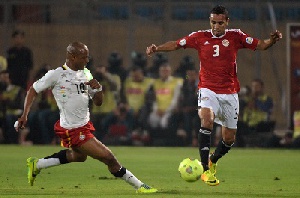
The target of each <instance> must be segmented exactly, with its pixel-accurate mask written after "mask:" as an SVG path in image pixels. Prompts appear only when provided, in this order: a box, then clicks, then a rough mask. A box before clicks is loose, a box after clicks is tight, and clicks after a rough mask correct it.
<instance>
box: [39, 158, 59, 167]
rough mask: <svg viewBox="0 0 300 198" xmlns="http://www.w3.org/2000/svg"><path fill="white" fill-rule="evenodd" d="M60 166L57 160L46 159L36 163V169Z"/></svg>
mask: <svg viewBox="0 0 300 198" xmlns="http://www.w3.org/2000/svg"><path fill="white" fill-rule="evenodd" d="M57 165H60V161H59V159H58V158H48V159H44V158H42V159H39V161H38V162H37V163H36V167H37V168H38V169H42V168H49V167H51V166H57Z"/></svg>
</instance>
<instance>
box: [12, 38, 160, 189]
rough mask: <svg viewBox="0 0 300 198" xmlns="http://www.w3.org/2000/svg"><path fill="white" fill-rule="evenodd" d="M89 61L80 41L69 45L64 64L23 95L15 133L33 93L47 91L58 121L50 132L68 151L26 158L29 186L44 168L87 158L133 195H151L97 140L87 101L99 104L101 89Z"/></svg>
mask: <svg viewBox="0 0 300 198" xmlns="http://www.w3.org/2000/svg"><path fill="white" fill-rule="evenodd" d="M88 62H89V49H88V48H87V46H86V45H85V44H83V43H81V42H73V43H71V44H70V45H69V46H68V47H67V54H66V62H65V64H64V65H62V66H61V67H58V68H57V69H54V70H50V71H49V72H48V73H46V74H45V75H44V76H43V77H42V78H41V79H39V80H37V81H36V82H34V84H33V85H32V86H31V87H30V89H29V90H28V92H27V96H26V99H25V102H24V112H23V114H22V115H21V117H20V118H19V119H18V121H16V123H15V128H16V130H17V131H18V130H19V129H20V128H21V129H22V128H24V127H25V125H26V123H27V116H28V113H29V111H30V108H31V105H32V103H33V102H34V99H35V98H36V96H37V94H38V93H40V92H41V91H43V90H45V89H48V88H51V89H52V92H53V95H54V97H55V100H56V102H57V105H58V107H59V110H60V120H59V121H57V122H56V124H55V126H54V129H55V133H56V135H58V136H59V137H60V139H61V145H62V146H64V147H67V148H68V149H65V150H61V151H59V152H58V153H54V154H52V155H50V156H47V157H44V158H41V159H38V158H35V157H30V158H28V159H27V166H28V183H30V184H31V185H33V183H34V181H35V178H36V176H37V175H38V174H39V173H40V171H41V170H42V169H44V168H49V167H52V166H57V165H61V164H66V163H70V162H84V161H85V160H86V159H87V156H90V157H92V158H94V159H97V160H99V161H101V162H103V163H104V164H106V165H107V167H108V170H109V171H110V172H111V173H112V174H113V175H114V176H115V177H119V178H122V179H123V180H125V181H126V182H127V183H129V184H130V185H132V186H133V187H134V188H135V189H136V192H137V193H154V192H156V191H157V189H155V188H152V187H150V186H148V185H146V184H145V183H143V182H141V181H140V180H139V179H137V178H136V177H135V176H134V175H133V174H132V173H131V172H130V171H129V170H127V169H126V168H125V167H123V166H122V165H121V164H120V163H119V162H118V160H117V159H116V157H115V156H114V155H113V153H112V152H111V151H110V149H109V148H107V147H106V146H105V145H104V144H102V143H101V142H100V141H99V140H97V139H96V138H95V137H94V135H93V133H92V132H93V131H94V130H95V128H94V126H93V124H92V123H91V122H90V112H89V108H88V102H89V99H90V98H92V99H93V102H94V104H95V105H97V106H100V105H101V104H102V97H103V93H102V86H101V85H100V84H99V82H98V81H97V80H96V79H93V76H92V74H91V73H90V71H89V70H88V69H86V68H85V65H86V64H87V63H88Z"/></svg>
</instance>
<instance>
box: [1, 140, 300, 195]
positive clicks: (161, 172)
mask: <svg viewBox="0 0 300 198" xmlns="http://www.w3.org/2000/svg"><path fill="white" fill-rule="evenodd" d="M110 148H111V150H112V151H113V152H114V153H115V155H116V157H117V158H118V159H119V161H120V162H122V164H123V165H124V166H125V167H127V168H128V169H129V170H131V171H132V172H133V173H134V174H135V175H136V176H137V177H138V178H139V179H141V180H142V181H144V182H145V183H147V184H149V185H151V186H153V187H155V188H158V189H159V193H156V194H148V195H139V194H135V191H134V190H133V188H132V187H131V186H129V185H128V184H126V183H125V182H124V181H123V180H121V179H115V178H114V177H113V176H112V175H111V174H110V173H109V172H108V170H107V168H106V166H105V165H104V164H102V163H100V162H98V161H97V160H94V159H91V158H88V159H87V161H86V162H84V163H72V164H67V165H62V166H58V167H52V168H49V169H44V170H42V172H41V174H40V175H38V177H37V179H36V182H35V184H34V186H29V184H28V183H27V176H26V174H27V168H26V159H27V157H29V156H36V157H39V158H40V157H45V156H47V155H50V154H52V153H54V152H57V151H59V150H60V149H61V148H60V147H48V146H33V147H22V146H13V145H0V149H1V155H0V156H1V160H0V184H1V185H0V197H82V198H83V197H105V198H106V197H137V196H145V197H160V198H162V197H163V198H168V197H170V198H174V197H205V198H207V197H213V198H217V197H220V198H226V197H228V198H236V197H243V198H247V197H255V198H256V197H271V198H277V197H278V198H284V197H295V198H296V197H300V188H299V185H300V168H299V164H300V150H261V149H239V148H233V149H232V150H231V151H230V153H229V154H228V155H227V156H226V157H224V158H222V159H221V160H220V161H219V164H218V169H217V170H218V171H217V177H218V179H219V180H220V185H219V186H216V187H210V186H208V185H206V184H204V183H203V182H202V181H201V180H199V181H196V182H194V183H188V182H185V181H184V180H183V179H181V178H180V176H179V173H178V171H177V168H178V165H179V163H180V162H181V160H182V159H184V158H186V157H193V158H198V159H199V157H198V149H197V148H186V147H185V148H154V147H110Z"/></svg>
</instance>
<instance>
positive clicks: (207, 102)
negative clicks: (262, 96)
mask: <svg viewBox="0 0 300 198" xmlns="http://www.w3.org/2000/svg"><path fill="white" fill-rule="evenodd" d="M198 107H206V108H210V109H212V110H213V112H214V114H215V120H214V122H216V123H217V124H220V125H222V126H225V127H227V128H230V129H236V128H237V122H238V115H239V97H238V94H237V93H235V94H216V93H215V92H213V91H211V90H209V89H207V88H201V89H200V90H199V92H198Z"/></svg>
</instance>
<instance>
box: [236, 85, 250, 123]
mask: <svg viewBox="0 0 300 198" xmlns="http://www.w3.org/2000/svg"><path fill="white" fill-rule="evenodd" d="M238 95H239V104H240V111H239V120H242V119H243V115H244V109H245V108H246V106H247V101H248V100H249V97H251V88H250V87H249V86H248V85H246V86H244V87H241V89H240V92H239V93H238Z"/></svg>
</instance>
